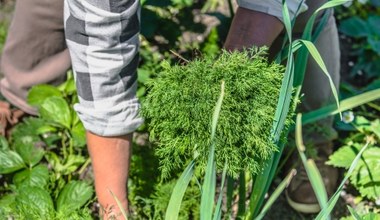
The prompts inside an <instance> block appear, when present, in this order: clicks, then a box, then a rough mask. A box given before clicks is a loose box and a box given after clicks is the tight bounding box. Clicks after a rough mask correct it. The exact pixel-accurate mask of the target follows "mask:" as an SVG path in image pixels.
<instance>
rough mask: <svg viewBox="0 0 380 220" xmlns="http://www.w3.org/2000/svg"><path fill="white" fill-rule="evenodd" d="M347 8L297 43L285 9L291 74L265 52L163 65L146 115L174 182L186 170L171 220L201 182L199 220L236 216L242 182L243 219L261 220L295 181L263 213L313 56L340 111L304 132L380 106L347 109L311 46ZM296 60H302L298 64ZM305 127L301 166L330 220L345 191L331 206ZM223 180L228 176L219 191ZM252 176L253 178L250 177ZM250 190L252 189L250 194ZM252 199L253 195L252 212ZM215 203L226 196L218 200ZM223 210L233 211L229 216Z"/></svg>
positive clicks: (285, 54) (349, 104)
mask: <svg viewBox="0 0 380 220" xmlns="http://www.w3.org/2000/svg"><path fill="white" fill-rule="evenodd" d="M345 2H347V0H331V1H328V2H327V3H325V4H324V5H322V6H321V7H320V8H319V9H318V10H317V11H316V12H315V13H314V14H313V16H311V18H310V20H309V21H308V23H307V25H306V28H305V31H304V34H303V36H302V38H301V39H297V40H293V38H292V34H291V33H292V26H293V23H294V22H292V21H290V18H289V13H288V9H287V5H286V2H285V1H283V17H284V25H285V30H286V34H287V42H286V43H284V50H283V51H282V53H280V55H279V56H278V59H277V61H278V62H279V63H280V62H281V61H283V60H285V59H286V68H285V70H284V69H283V68H281V66H280V65H278V64H275V63H272V64H269V63H268V61H267V60H266V59H265V58H263V56H262V55H263V53H264V50H263V49H253V52H254V53H252V51H243V52H233V53H227V52H225V51H224V52H223V53H222V54H221V55H220V57H219V58H218V59H216V60H213V59H209V58H204V59H199V60H196V61H192V62H189V63H187V64H186V65H185V66H178V65H176V66H171V65H170V64H168V63H167V62H165V63H163V67H164V71H163V73H161V74H160V75H159V77H158V79H156V80H155V81H152V82H151V84H150V93H149V95H148V97H147V99H146V100H145V101H144V103H143V108H142V114H143V116H144V117H145V118H147V120H148V124H149V127H150V129H151V130H150V134H151V138H152V139H153V140H154V141H157V143H158V145H159V147H158V150H157V154H158V155H159V157H161V169H162V171H163V175H164V176H165V177H168V176H170V175H171V174H173V173H176V171H178V170H179V169H181V166H184V165H186V164H187V167H186V168H185V170H184V172H183V173H182V175H181V176H180V177H179V179H178V182H177V184H176V186H175V187H174V190H173V192H172V196H171V199H170V201H169V205H168V208H167V212H166V219H178V213H179V210H180V206H181V201H182V198H183V195H184V193H185V191H186V188H187V186H188V185H189V183H190V182H191V181H198V180H199V179H200V180H201V181H203V183H202V184H199V185H201V186H200V190H201V195H202V196H201V201H200V204H201V207H200V210H201V211H200V219H202V220H211V219H215V220H216V219H221V218H222V216H226V217H228V216H231V215H232V214H231V208H230V207H231V202H232V200H233V199H232V197H233V196H234V189H233V187H234V184H231V183H233V181H234V180H233V178H234V179H236V178H237V177H238V176H239V175H240V186H239V190H240V194H239V195H240V196H239V208H238V213H237V216H236V217H237V218H238V219H262V217H263V216H264V215H265V213H266V212H267V211H268V209H269V208H270V206H271V204H273V202H274V200H275V199H276V198H277V197H278V196H279V195H280V194H281V192H282V191H283V190H284V188H285V187H286V185H287V183H288V182H289V181H290V180H291V177H292V176H293V175H294V171H292V172H291V173H290V174H289V175H288V176H287V177H286V178H285V179H284V181H283V182H282V183H281V184H280V185H279V186H278V188H277V189H276V190H275V191H274V193H273V194H272V195H271V197H270V198H269V199H268V200H267V203H266V204H265V205H264V206H263V203H264V199H265V195H266V193H267V192H268V190H269V187H270V184H271V183H272V180H273V178H274V176H275V174H276V169H277V166H278V163H279V160H280V157H281V154H282V152H283V149H284V146H285V142H286V137H287V134H288V132H289V131H290V130H291V129H290V128H291V126H290V125H291V118H292V116H293V113H294V112H295V110H296V105H297V104H298V103H299V97H300V92H301V87H302V82H303V78H304V74H305V69H306V62H307V59H308V56H309V54H310V55H311V56H312V57H313V58H314V59H315V60H316V62H317V63H318V65H319V66H320V68H321V69H322V70H323V73H324V74H325V76H326V77H328V79H329V81H330V86H331V89H332V91H333V94H334V98H335V100H336V104H335V105H331V106H327V107H324V108H322V109H320V110H316V111H314V112H311V113H308V114H306V115H305V117H304V122H303V123H304V124H306V123H310V122H313V121H315V120H318V119H320V118H323V117H326V116H329V115H332V114H336V113H340V112H341V111H342V110H345V109H348V108H353V107H355V106H357V105H360V104H363V102H368V101H372V100H374V99H376V98H380V93H379V92H378V91H374V92H368V93H366V94H362V95H359V97H353V98H349V99H347V100H343V101H342V102H341V103H340V102H339V100H338V94H337V91H336V88H335V87H334V84H333V83H332V80H331V78H330V74H329V73H328V71H327V68H326V67H325V65H324V62H323V59H322V58H321V57H320V55H319V53H318V51H317V49H316V48H315V46H314V44H313V43H312V42H313V41H314V40H315V39H316V38H317V37H318V33H319V32H320V31H321V30H322V28H323V24H324V22H323V21H326V18H327V13H328V10H327V9H330V8H332V7H335V6H337V5H341V4H343V3H345ZM322 10H326V11H327V12H325V15H324V18H323V19H322V22H320V24H319V25H318V26H317V27H316V30H315V31H314V34H313V24H314V21H315V18H316V15H317V13H318V12H320V11H322ZM294 54H297V57H296V58H295V57H294ZM248 57H251V58H248ZM255 75H257V76H258V77H255ZM221 82H222V83H221ZM220 83H221V89H219V85H220ZM218 94H219V99H218V101H217V104H216V106H215V108H214V114H213V116H212V117H211V116H209V115H208V114H209V112H211V110H212V106H214V104H213V103H215V99H216V97H217V95H218ZM268 94H269V95H268ZM363 98H364V99H363ZM210 115H211V114H210ZM301 123H302V122H301V117H300V116H299V117H298V124H297V128H298V130H297V134H298V135H297V136H298V139H297V143H298V146H299V149H300V155H301V159H302V161H303V162H304V164H305V166H306V170H307V173H308V174H309V176H310V177H311V176H313V178H311V182H312V185H313V189H315V190H316V194H317V197H318V201H319V203H320V205H321V207H322V212H321V213H320V215H318V217H317V219H328V218H329V217H328V216H329V213H330V212H331V210H332V208H333V207H334V206H335V203H336V200H337V198H338V195H339V190H341V189H342V186H343V183H342V184H341V186H340V187H339V189H338V191H337V193H336V194H334V196H333V197H332V199H331V200H330V201H328V198H327V194H326V191H325V190H324V186H323V183H322V180H321V178H320V174H319V172H318V170H317V168H316V166H315V164H314V163H313V161H312V160H308V159H307V158H306V156H305V155H304V153H303V150H302V146H303V144H302V141H301V139H299V137H300V130H299V128H300V126H301ZM210 125H211V126H210ZM354 165H355V164H353V166H354ZM217 173H222V178H221V181H220V183H218V184H217V181H216V176H217ZM247 173H248V174H249V178H247V177H246V174H247ZM227 176H228V177H227ZM314 177H315V178H314ZM226 178H227V179H228V180H227V187H225V182H226ZM247 180H248V181H250V184H247ZM217 185H219V187H220V190H219V191H218V192H219V194H217V193H216V187H217ZM248 186H252V187H251V188H250V189H248V190H247V187H248ZM224 188H227V190H226V191H227V199H226V201H227V204H225V205H222V201H223V199H222V197H223V196H224V192H225V190H224ZM246 192H251V193H250V197H249V199H248V206H246V203H247V198H246ZM216 195H219V196H218V197H217V199H215V196H216ZM215 202H216V204H215ZM222 206H223V207H226V208H223V211H222ZM262 207H263V208H262Z"/></svg>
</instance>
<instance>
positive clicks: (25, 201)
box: [16, 186, 54, 219]
mask: <svg viewBox="0 0 380 220" xmlns="http://www.w3.org/2000/svg"><path fill="white" fill-rule="evenodd" d="M16 206H17V207H18V209H20V210H23V212H24V213H25V214H30V215H33V216H35V215H38V216H39V217H40V219H49V217H48V216H49V213H52V211H53V210H54V205H53V200H52V199H51V197H50V195H49V192H48V191H46V190H44V189H41V188H39V187H33V186H28V187H22V188H21V189H19V191H18V195H17V197H16Z"/></svg>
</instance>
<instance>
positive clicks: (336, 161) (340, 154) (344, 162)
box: [327, 143, 361, 169]
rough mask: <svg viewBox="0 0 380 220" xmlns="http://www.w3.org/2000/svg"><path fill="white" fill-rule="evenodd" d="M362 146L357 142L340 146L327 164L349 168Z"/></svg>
mask: <svg viewBox="0 0 380 220" xmlns="http://www.w3.org/2000/svg"><path fill="white" fill-rule="evenodd" d="M360 148H361V146H359V144H357V143H355V144H353V145H347V146H343V147H340V148H339V149H338V150H337V151H335V152H334V153H333V154H332V155H330V157H329V161H328V162H327V164H329V165H332V166H335V167H343V168H346V169H348V168H349V167H350V166H351V164H352V161H353V160H354V159H355V157H356V155H357V153H358V152H359V151H360Z"/></svg>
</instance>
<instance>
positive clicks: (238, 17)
mask: <svg viewBox="0 0 380 220" xmlns="http://www.w3.org/2000/svg"><path fill="white" fill-rule="evenodd" d="M282 29H283V24H282V22H281V21H280V20H279V19H278V18H277V17H274V16H272V15H268V14H265V13H262V12H258V11H253V10H249V9H245V8H242V7H239V8H238V9H237V11H236V14H235V17H234V18H233V20H232V24H231V27H230V30H229V32H228V36H227V39H226V42H225V44H224V47H225V48H226V49H227V50H241V49H243V48H250V47H252V46H264V45H266V46H270V45H271V44H272V42H273V41H274V40H275V39H276V37H277V36H278V35H279V34H280V33H281V31H282Z"/></svg>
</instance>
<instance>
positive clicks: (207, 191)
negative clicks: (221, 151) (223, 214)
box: [200, 81, 224, 220]
mask: <svg viewBox="0 0 380 220" xmlns="http://www.w3.org/2000/svg"><path fill="white" fill-rule="evenodd" d="M223 98H224V81H222V84H221V91H220V96H219V99H218V101H217V103H216V106H215V110H214V114H213V117H212V127H211V147H210V152H209V156H208V160H207V167H206V174H205V180H204V183H203V186H202V196H201V207H200V218H201V220H211V219H212V213H213V206H214V198H215V186H216V165H215V160H214V157H215V133H216V126H217V123H218V119H219V115H220V110H221V108H222V102H223Z"/></svg>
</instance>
